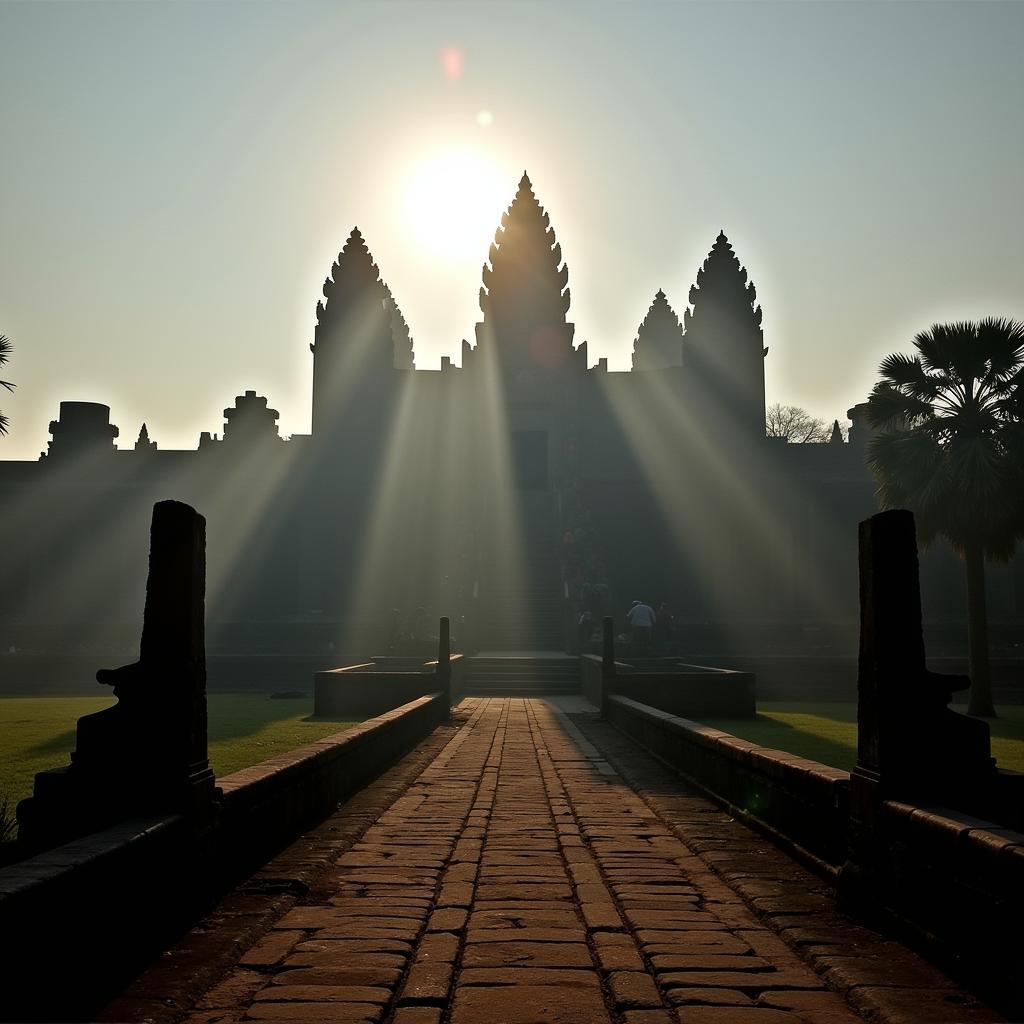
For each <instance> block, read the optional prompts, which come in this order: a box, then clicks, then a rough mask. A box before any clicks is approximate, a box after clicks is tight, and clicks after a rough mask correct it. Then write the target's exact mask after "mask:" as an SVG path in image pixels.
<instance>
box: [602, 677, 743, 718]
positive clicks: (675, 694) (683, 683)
mask: <svg viewBox="0 0 1024 1024" xmlns="http://www.w3.org/2000/svg"><path fill="white" fill-rule="evenodd" d="M605 687H606V690H607V692H608V693H609V694H613V693H614V694H620V695H621V696H623V697H629V698H631V699H632V700H635V701H639V702H640V703H641V704H648V705H650V706H651V707H655V708H659V709H660V710H662V711H667V712H669V714H673V715H680V716H682V717H685V718H693V717H694V716H696V715H701V716H711V717H717V718H753V717H754V715H756V714H757V707H756V702H755V679H754V674H753V673H752V672H736V671H732V670H728V669H721V668H717V667H716V668H703V669H702V668H700V667H698V666H691V665H682V664H680V665H676V666H674V667H673V666H669V667H666V669H665V670H661V671H659V670H657V669H651V668H650V667H649V666H640V665H637V666H632V665H628V666H626V667H625V668H623V669H620V670H619V673H618V674H617V675H616V676H614V677H613V678H611V679H610V680H608V681H607V682H606V684H605Z"/></svg>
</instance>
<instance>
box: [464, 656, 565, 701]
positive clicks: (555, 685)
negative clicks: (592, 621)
mask: <svg viewBox="0 0 1024 1024" xmlns="http://www.w3.org/2000/svg"><path fill="white" fill-rule="evenodd" d="M462 692H463V693H464V694H465V695H466V696H488V697H499V696H500V697H533V696H537V695H538V694H556V693H579V692H580V666H579V659H578V658H571V657H568V656H544V655H543V654H540V655H529V654H524V655H514V654H509V655H507V656H502V655H479V656H477V657H474V658H467V659H466V675H465V680H464V682H463V687H462Z"/></svg>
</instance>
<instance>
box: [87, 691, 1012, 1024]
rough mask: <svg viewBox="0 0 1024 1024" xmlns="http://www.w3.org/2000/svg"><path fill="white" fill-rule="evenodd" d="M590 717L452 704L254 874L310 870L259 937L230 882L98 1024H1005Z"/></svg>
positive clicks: (508, 702)
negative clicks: (205, 968) (151, 1023)
mask: <svg viewBox="0 0 1024 1024" xmlns="http://www.w3.org/2000/svg"><path fill="white" fill-rule="evenodd" d="M588 707H589V706H588V705H586V704H585V703H584V702H583V701H582V700H581V699H580V698H551V699H539V698H538V699H517V698H502V699H497V698H467V699H465V700H464V701H463V702H462V703H461V704H460V705H459V707H458V708H457V709H456V711H455V715H456V717H457V719H458V720H459V722H460V723H461V728H455V729H450V730H448V731H447V732H445V731H444V730H441V731H440V732H439V734H437V735H436V736H435V738H433V740H432V741H431V740H428V741H427V743H426V744H423V745H421V747H420V748H418V751H417V752H414V753H413V754H412V755H410V757H409V758H407V759H406V761H405V762H403V763H402V765H399V766H398V768H397V769H395V770H393V771H397V772H398V773H399V775H398V776H392V775H391V773H389V776H391V777H390V778H389V777H387V776H386V777H384V778H383V780H382V781H381V783H380V784H375V786H371V787H369V788H368V790H367V791H366V792H365V793H364V794H362V795H361V796H360V797H359V798H358V800H357V801H356V803H355V804H354V805H352V806H349V805H345V806H343V807H342V808H340V809H339V811H338V813H337V814H335V815H334V816H333V817H332V818H331V819H329V820H328V821H327V822H325V823H324V825H323V826H321V827H320V828H319V829H317V830H316V831H315V832H313V833H311V834H310V835H308V836H306V837H304V838H303V839H302V840H300V841H299V842H297V843H296V844H294V845H293V846H292V847H291V848H289V850H288V851H286V852H285V853H284V854H283V855H282V857H281V858H279V859H278V862H277V864H276V866H275V862H271V864H269V865H268V866H267V868H266V869H265V870H264V872H262V873H261V875H262V876H263V877H264V878H265V879H267V880H275V881H276V884H278V885H281V886H283V887H285V888H287V886H286V883H287V881H288V878H289V877H290V873H294V872H295V871H297V870H298V871H300V872H301V871H305V872H306V875H305V876H304V877H306V878H307V882H308V884H305V883H304V884H302V885H301V886H297V887H296V892H297V895H295V896H294V897H289V898H287V899H285V900H282V902H281V903H280V904H279V909H278V912H277V915H276V919H275V920H273V921H272V922H271V923H270V927H269V929H267V928H266V924H267V922H266V921H263V923H262V924H261V926H260V927H261V930H262V929H265V930H263V934H262V935H261V936H259V937H256V938H255V941H253V940H254V934H253V932H252V929H251V927H248V926H247V925H246V923H245V920H244V919H245V918H246V916H247V914H246V906H247V904H246V902H245V901H246V898H247V897H246V895H245V891H244V887H243V890H240V895H236V896H233V897H229V898H228V900H227V901H226V904H231V901H232V900H234V901H235V905H236V906H237V907H238V908H239V909H238V912H237V913H235V914H233V915H230V914H227V915H226V914H223V913H221V914H220V915H219V916H218V915H214V917H213V918H211V921H210V922H208V923H207V925H206V926H205V927H200V928H199V929H196V931H195V932H193V933H192V934H191V935H190V936H188V937H187V938H186V940H185V941H184V942H183V943H182V946H181V948H180V949H179V950H177V951H175V950H171V951H169V953H168V954H166V956H165V958H164V961H163V963H162V964H157V965H155V967H154V968H153V970H152V971H151V972H150V973H149V975H148V976H146V975H144V976H143V978H142V979H140V981H139V982H137V983H136V985H134V986H133V987H132V989H130V990H129V991H128V992H127V993H126V994H125V995H124V997H122V999H121V1000H119V1001H118V1002H115V1003H114V1004H113V1005H112V1006H110V1007H108V1009H107V1011H106V1012H105V1013H104V1014H103V1015H102V1018H101V1019H104V1020H144V1019H146V1020H168V1021H170V1020H182V1019H183V1020H186V1021H188V1024H240V1022H242V1021H256V1020H259V1021H281V1022H284V1021H309V1022H317V1021H319V1022H337V1024H356V1022H367V1024H378V1022H392V1024H441V1022H450V1024H600V1022H609V1024H611V1022H615V1024H733V1022H735V1024H801V1022H803V1024H852V1022H854V1021H858V1020H862V1019H863V1018H862V1017H861V1015H860V1014H861V1013H863V1014H864V1015H865V1016H867V1017H869V1018H870V1019H874V1020H880V1021H890V1022H893V1024H896V1022H911V1021H915V1022H916V1021H920V1022H929V1024H931V1022H942V1021H949V1022H951V1021H969V1022H988V1021H997V1020H1000V1019H1001V1018H1000V1017H998V1016H997V1015H996V1014H995V1013H993V1012H992V1011H991V1010H989V1009H988V1008H987V1007H985V1006H984V1005H982V1004H980V1003H979V1002H977V1001H976V1000H974V999H973V998H972V997H971V996H969V995H968V994H967V993H965V992H964V991H963V990H961V989H959V988H958V987H957V985H956V984H955V983H954V982H952V981H951V980H950V979H949V978H947V977H945V976H944V975H942V974H941V973H940V972H939V971H937V970H936V969H934V968H933V967H931V966H929V965H927V964H926V963H924V962H923V961H922V960H920V959H919V958H918V957H916V956H915V955H914V954H912V953H910V952H908V951H907V950H906V949H904V948H903V947H901V946H900V945H898V944H897V943H895V942H892V941H888V940H886V939H884V938H883V937H881V936H879V935H877V934H875V933H873V932H870V931H868V930H866V929H864V928H860V927H857V926H855V925H853V924H851V923H849V922H848V921H846V920H845V919H844V918H842V917H841V915H839V914H838V912H837V910H836V907H835V905H834V903H833V901H832V895H831V891H830V890H829V888H828V886H827V885H826V884H825V883H824V882H823V881H821V880H820V879H818V878H817V877H815V876H814V875H811V874H809V873H808V872H806V871H805V870H804V869H802V868H801V867H800V866H799V865H798V864H796V863H795V862H794V861H792V860H790V859H789V858H787V857H786V856H784V855H783V854H781V853H780V852H779V851H777V850H776V849H775V848H773V847H772V846H771V845H770V844H769V843H768V842H767V841H766V840H765V839H763V838H762V837H760V836H759V835H757V834H756V833H753V832H750V831H748V830H747V829H746V828H744V827H743V826H741V825H739V824H738V823H736V822H734V821H732V820H731V819H730V818H729V817H728V816H727V815H725V814H724V813H722V812H721V811H720V810H718V809H717V808H716V807H715V806H714V805H713V804H711V803H709V802H708V801H707V800H705V799H703V798H702V797H699V796H697V795H695V794H693V793H690V792H688V791H687V790H686V789H685V787H684V786H683V785H682V783H681V782H680V781H679V779H678V778H677V777H676V776H673V775H671V774H670V773H669V772H668V771H667V770H666V769H664V768H663V767H662V766H661V765H660V764H659V763H658V762H656V761H655V760H654V759H653V758H651V757H649V756H648V755H647V754H645V753H644V752H643V751H642V750H641V749H640V748H638V747H636V746H635V745H634V744H632V743H631V742H630V741H629V740H628V739H626V738H625V737H623V736H622V735H621V734H619V733H617V732H615V730H613V729H612V728H611V727H609V726H608V725H606V724H605V723H602V722H599V721H598V720H597V719H596V717H595V716H594V714H593V713H592V709H591V710H590V711H588ZM431 742H433V746H432V747H430V746H429V745H430V744H431ZM425 750H426V751H427V753H426V754H425V753H424V751H425ZM417 758H418V760H417ZM421 769H422V770H421ZM402 772H405V773H406V774H405V775H404V776H402V775H401V773H402ZM396 778H398V779H399V782H396V781H395V780H396ZM374 800H377V801H378V804H377V806H376V808H375V810H374V811H373V813H369V806H370V804H371V803H372V801H374ZM350 803H351V802H350ZM310 865H314V867H315V870H313V869H311V868H310V867H309V866H310ZM311 871H312V873H310V872H311ZM249 916H251V914H250V915H249ZM247 928H248V930H247ZM214 946H216V948H217V949H219V950H221V951H223V950H224V949H228V950H233V954H232V956H230V957H228V958H227V959H226V960H224V959H223V957H222V960H223V963H224V969H223V970H222V971H221V974H220V977H219V978H218V979H216V980H212V979H211V980H212V981H213V983H212V984H210V985H207V986H205V988H206V990H205V991H204V992H202V993H201V994H200V993H198V992H193V993H192V994H191V995H189V994H188V992H187V987H188V975H189V971H188V965H189V964H190V963H191V964H200V963H206V962H208V961H209V959H210V955H209V952H208V951H209V950H210V949H211V948H213V947H214ZM812 964H813V966H812ZM173 965H177V968H176V969H174V970H169V969H168V968H169V967H170V966H173ZM175 986H177V987H178V988H177V990H175V989H174V987H175Z"/></svg>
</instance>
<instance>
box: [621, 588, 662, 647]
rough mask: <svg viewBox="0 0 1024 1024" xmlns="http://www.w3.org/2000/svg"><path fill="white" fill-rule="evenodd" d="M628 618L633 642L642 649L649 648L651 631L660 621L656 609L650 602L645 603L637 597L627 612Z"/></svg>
mask: <svg viewBox="0 0 1024 1024" xmlns="http://www.w3.org/2000/svg"><path fill="white" fill-rule="evenodd" d="M626 618H627V619H628V620H629V625H630V627H631V629H632V633H633V643H635V644H636V645H637V647H639V648H640V649H642V650H649V649H650V646H651V633H652V631H653V629H654V624H655V622H657V621H658V620H657V616H655V614H654V609H653V608H652V607H651V606H650V605H649V604H644V603H643V601H641V600H639V599H637V600H636V601H634V602H633V606H632V607H631V608H630V609H629V611H628V612H627V613H626Z"/></svg>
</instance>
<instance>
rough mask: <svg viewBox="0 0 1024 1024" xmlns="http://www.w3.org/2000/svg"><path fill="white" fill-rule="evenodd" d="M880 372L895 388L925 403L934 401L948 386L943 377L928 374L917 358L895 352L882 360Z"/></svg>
mask: <svg viewBox="0 0 1024 1024" xmlns="http://www.w3.org/2000/svg"><path fill="white" fill-rule="evenodd" d="M879 372H880V373H881V374H882V376H883V378H885V380H886V381H887V382H888V383H889V384H891V385H892V386H893V387H896V388H899V390H900V391H902V392H903V393H904V394H907V395H911V396H912V397H914V398H921V399H924V400H925V401H929V400H931V399H934V398H935V397H936V396H937V395H938V394H939V393H940V392H941V391H942V390H943V389H944V387H945V386H946V385H945V382H944V381H943V379H942V377H941V375H939V374H935V375H932V374H929V373H927V372H926V370H925V368H924V366H923V365H922V363H921V360H920V359H919V358H918V357H917V356H908V355H904V354H903V353H902V352H894V353H892V354H891V355H888V356H886V357H885V359H883V360H882V365H881V367H880V368H879Z"/></svg>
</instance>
